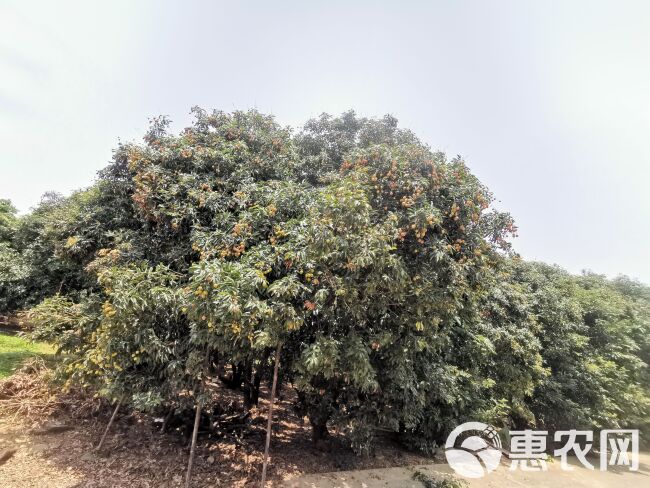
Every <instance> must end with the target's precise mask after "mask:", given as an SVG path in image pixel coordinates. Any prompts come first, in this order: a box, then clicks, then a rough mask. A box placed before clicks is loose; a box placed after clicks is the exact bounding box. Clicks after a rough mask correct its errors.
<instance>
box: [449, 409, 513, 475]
mask: <svg viewBox="0 0 650 488" xmlns="http://www.w3.org/2000/svg"><path fill="white" fill-rule="evenodd" d="M465 432H468V433H470V435H468V436H467V437H464V438H463V439H462V440H461V441H460V445H458V446H457V445H456V443H457V441H458V437H459V436H460V435H461V434H463V433H465ZM445 456H446V458H447V462H448V463H449V466H451V467H452V469H453V470H454V471H455V472H456V473H458V474H459V475H461V476H465V477H467V478H482V477H483V476H485V475H486V474H487V473H490V472H492V471H494V470H495V469H497V466H499V461H501V439H499V435H498V434H497V431H496V429H495V428H494V427H492V426H490V425H488V424H484V423H483V422H465V423H464V424H461V425H459V426H458V427H456V428H455V429H454V430H452V431H451V433H450V434H449V437H447V442H445Z"/></svg>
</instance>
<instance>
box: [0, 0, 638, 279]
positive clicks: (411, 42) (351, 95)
mask: <svg viewBox="0 0 650 488" xmlns="http://www.w3.org/2000/svg"><path fill="white" fill-rule="evenodd" d="M649 25H650V2H647V1H637V2H633V1H620V0H611V1H607V2H604V1H594V0H584V1H578V0H573V1H535V2H533V1H525V0H515V1H429V2H424V1H423V2H416V1H411V2H409V1H405V0H402V1H393V2H389V1H373V2H370V1H369V2H364V1H345V2H338V1H333V0H327V1H315V0H302V1H269V0H267V1H258V2H253V1H249V2H245V1H242V2H240V1H232V0H231V1H228V2H220V1H187V0H185V1H180V0H179V1H155V2H154V1H138V0H130V1H115V0H111V1H101V2H100V1H89V0H86V1H79V2H70V1H63V0H57V1H56V2H53V1H43V2H37V1H31V0H20V1H8V0H0V198H10V199H11V200H12V201H13V202H14V203H15V205H16V206H17V207H18V208H19V209H20V210H21V211H27V210H28V209H29V208H30V207H32V206H33V205H35V204H36V203H37V202H38V200H39V197H40V195H41V194H42V193H43V192H45V191H48V190H55V191H60V192H62V193H68V192H70V191H71V190H73V189H76V188H81V187H84V186H87V185H89V184H90V183H91V182H92V180H93V178H94V176H95V173H96V171H97V170H98V169H100V168H102V167H103V166H105V165H106V164H107V162H108V161H109V159H110V157H111V151H112V149H113V148H114V147H115V146H116V144H117V142H118V140H119V139H122V140H134V139H139V138H140V137H141V136H142V134H143V133H144V131H145V129H146V127H147V119H148V118H149V117H151V116H154V115H159V114H166V115H169V116H170V117H171V118H172V120H173V121H174V122H175V125H174V126H175V128H182V127H183V126H184V125H185V124H186V123H187V122H188V121H189V109H190V108H191V107H192V106H193V105H200V106H202V107H204V108H206V109H211V108H218V109H223V110H233V109H248V108H253V107H254V108H257V109H259V110H260V111H263V112H267V113H272V114H274V115H275V116H276V118H277V120H278V121H279V122H280V123H282V124H290V125H294V126H297V125H300V124H301V123H303V122H304V121H305V120H307V119H308V118H309V117H312V116H315V115H318V114H319V113H321V112H330V113H334V114H337V113H340V112H342V111H344V110H347V109H349V108H353V109H355V110H356V111H357V112H358V113H359V114H362V115H366V116H380V115H383V114H385V113H391V114H393V115H395V116H396V117H397V118H399V119H400V121H401V124H402V125H403V126H405V127H408V128H410V129H412V130H414V131H415V132H416V133H417V134H418V135H419V136H420V138H422V139H423V140H425V141H427V142H428V143H429V144H430V145H431V146H432V147H433V148H434V149H441V150H443V151H445V152H447V153H448V154H449V155H451V156H453V155H456V154H461V155H462V156H464V157H465V159H466V160H467V162H468V164H469V166H470V167H471V168H472V170H473V171H474V172H475V173H476V174H477V175H478V176H479V177H480V178H481V180H482V181H483V182H484V183H486V184H487V185H488V186H489V187H490V188H491V189H492V191H493V192H494V194H495V196H496V197H497V198H498V199H499V203H498V205H499V207H500V208H501V209H506V210H509V211H510V212H511V213H512V214H513V215H514V217H515V219H516V221H517V223H518V225H519V228H520V237H519V238H518V239H516V240H515V247H516V249H517V250H518V251H519V252H520V253H521V254H522V255H523V256H524V257H525V258H528V259H536V260H543V261H547V262H549V263H557V264H560V265H561V266H563V267H565V268H567V269H569V270H570V271H573V272H579V271H580V270H582V269H585V268H589V269H592V270H594V271H596V272H601V273H606V274H608V275H610V276H613V275H616V274H619V273H625V274H629V275H631V276H634V277H637V278H640V279H642V280H643V281H645V282H646V283H650V258H649V256H648V251H649V250H650V246H649V244H648V243H649V242H650V188H649V183H650V28H648V26H649Z"/></svg>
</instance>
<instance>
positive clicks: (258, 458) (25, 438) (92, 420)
mask: <svg viewBox="0 0 650 488" xmlns="http://www.w3.org/2000/svg"><path fill="white" fill-rule="evenodd" d="M5 381H6V380H5ZM220 394H221V395H222V396H223V398H224V401H225V402H226V403H228V404H229V406H230V408H232V409H233V410H234V411H238V410H240V409H241V405H239V404H237V402H240V395H239V394H238V393H236V392H233V391H231V390H225V391H223V392H221V393H220ZM267 394H268V392H267V391H263V392H262V396H263V397H266V396H267ZM2 395H3V393H2V391H0V406H1V405H2V402H3V401H6V400H7V398H6V397H7V394H5V395H4V397H5V398H4V400H3V396H2ZM228 395H230V398H228ZM290 405H291V399H290V398H285V399H284V400H282V401H280V403H279V407H278V408H277V410H276V415H275V418H276V419H277V422H276V423H275V425H274V432H273V442H272V445H271V462H270V465H269V480H270V482H269V483H268V486H283V485H282V483H283V482H285V481H290V480H292V479H295V478H297V477H299V476H301V475H304V474H313V473H327V472H332V471H341V470H355V469H370V468H385V467H394V466H405V465H417V464H424V463H430V462H432V461H433V459H432V458H430V457H426V456H422V455H419V454H416V453H411V452H407V451H404V450H403V449H401V448H400V447H399V446H398V445H396V444H394V443H393V442H391V441H390V440H387V439H386V440H383V441H382V442H381V443H380V445H379V447H378V448H377V452H376V454H375V456H373V457H369V458H359V457H357V456H355V455H354V454H353V453H352V452H351V451H350V450H349V449H348V448H346V447H345V446H344V444H343V443H342V441H341V439H340V437H338V436H337V435H336V434H334V436H333V439H332V440H331V442H330V443H329V444H327V445H321V446H315V445H314V444H313V443H312V441H311V429H310V427H309V423H308V422H305V421H304V419H301V418H299V417H298V416H297V415H296V414H295V413H294V411H293V409H292V408H291V406H290ZM27 406H28V405H27V403H25V404H23V405H22V407H21V413H20V415H8V414H7V412H6V411H4V412H3V415H2V416H0V456H1V455H2V452H3V451H6V450H14V449H15V450H16V452H15V453H14V454H13V456H12V457H11V458H10V459H9V460H8V461H7V462H6V463H5V464H4V465H2V466H0V486H2V487H3V488H14V487H15V488H18V487H20V488H28V487H30V488H31V487H33V488H36V487H39V488H41V487H42V488H45V487H47V488H63V487H97V488H99V487H101V488H104V487H106V488H108V487H112V488H113V487H129V488H131V487H133V488H136V487H156V488H158V487H176V486H181V485H182V484H183V482H184V475H185V469H186V465H187V459H188V453H189V448H188V447H187V442H186V439H185V438H184V437H183V435H182V434H181V432H179V431H173V432H170V433H167V434H161V433H160V432H159V428H160V427H159V425H156V424H154V421H153V418H152V417H148V416H143V415H140V414H135V413H131V412H124V413H119V414H118V416H117V417H116V421H115V423H114V425H113V427H112V429H111V432H110V433H109V434H108V437H107V440H106V442H105V445H104V447H103V449H102V452H100V453H97V452H95V451H94V450H93V446H96V445H97V443H98V441H99V439H100V438H101V434H102V433H103V430H104V428H105V426H106V423H107V421H108V418H109V417H110V413H111V410H110V407H109V406H108V405H104V406H102V407H100V406H99V403H98V401H94V402H91V404H89V405H85V406H84V408H79V407H78V406H77V407H73V408H71V407H69V406H68V405H66V404H65V403H64V407H65V408H59V407H58V406H56V405H55V407H53V408H52V409H50V415H49V416H47V417H45V418H42V417H41V416H40V415H30V414H29V412H28V408H27ZM5 410H6V409H5ZM266 412H267V402H266V400H260V404H259V407H258V408H254V409H253V410H252V411H251V416H250V418H249V419H248V420H247V422H246V425H245V428H233V429H231V430H229V431H228V432H226V433H225V434H224V435H221V436H219V438H210V437H207V436H206V435H204V436H202V437H199V443H198V447H197V452H196V459H195V465H194V470H193V477H192V480H193V483H192V486H193V487H208V486H209V487H219V486H224V487H248V486H259V480H260V473H261V466H262V453H263V449H264V439H265V435H266V431H265V428H266V423H265V421H266ZM48 429H54V431H55V432H51V431H48V432H44V430H48ZM226 430H228V429H226Z"/></svg>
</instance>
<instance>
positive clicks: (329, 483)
mask: <svg viewBox="0 0 650 488" xmlns="http://www.w3.org/2000/svg"><path fill="white" fill-rule="evenodd" d="M569 462H570V464H571V465H572V466H573V467H574V470H573V471H564V470H562V469H560V463H559V462H554V463H550V464H549V469H548V471H546V472H523V471H520V470H517V471H509V469H508V468H509V465H508V462H507V461H504V462H502V464H501V465H500V466H499V467H498V468H497V469H496V470H495V471H494V472H492V473H490V474H488V475H486V476H484V477H483V478H479V479H464V481H465V482H466V484H467V486H468V488H501V487H513V488H520V487H521V488H565V487H570V488H619V487H625V488H648V487H650V453H648V452H645V453H641V454H640V464H639V470H638V471H636V472H631V471H629V470H627V469H626V468H620V467H618V468H615V469H612V468H610V469H608V470H607V471H599V470H589V469H586V468H585V467H584V466H582V465H581V464H580V463H577V462H575V460H571V459H570V460H569ZM416 473H420V476H421V475H425V476H426V477H428V478H429V479H433V480H439V479H442V478H449V477H451V476H452V474H453V470H452V469H451V468H450V467H449V465H447V464H426V465H421V466H407V467H398V468H385V469H369V470H362V471H347V472H338V473H328V474H316V475H306V476H301V477H299V478H296V479H293V480H289V481H287V482H285V484H284V485H283V486H284V487H285V488H423V486H424V485H423V483H422V482H421V481H418V480H416V479H414V477H415V478H417V477H418V476H417V475H416Z"/></svg>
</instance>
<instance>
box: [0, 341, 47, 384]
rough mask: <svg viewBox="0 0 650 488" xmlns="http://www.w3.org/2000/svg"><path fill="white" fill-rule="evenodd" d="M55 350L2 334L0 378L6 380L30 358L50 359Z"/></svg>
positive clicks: (45, 345) (0, 342)
mask: <svg viewBox="0 0 650 488" xmlns="http://www.w3.org/2000/svg"><path fill="white" fill-rule="evenodd" d="M53 355H54V348H53V347H52V346H50V345H49V344H44V343H42V342H30V341H28V340H26V339H25V338H23V337H19V336H16V335H11V334H8V333H6V332H0V378H5V377H7V376H9V375H11V374H12V373H13V371H14V370H15V369H16V368H18V367H20V365H21V364H22V363H23V362H24V361H25V360H26V359H28V358H30V357H33V356H41V357H43V358H44V359H49V358H51V357H52V356H53Z"/></svg>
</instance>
